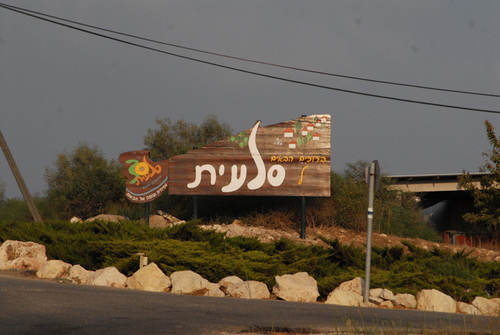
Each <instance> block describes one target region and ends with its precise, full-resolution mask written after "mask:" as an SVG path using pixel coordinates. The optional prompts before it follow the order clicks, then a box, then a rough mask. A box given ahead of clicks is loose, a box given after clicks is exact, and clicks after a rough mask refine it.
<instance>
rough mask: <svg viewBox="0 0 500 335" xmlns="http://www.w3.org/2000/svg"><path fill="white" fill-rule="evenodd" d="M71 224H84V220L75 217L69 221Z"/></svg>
mask: <svg viewBox="0 0 500 335" xmlns="http://www.w3.org/2000/svg"><path fill="white" fill-rule="evenodd" d="M69 222H71V223H82V222H83V220H82V219H80V218H78V217H76V216H73V217H72V218H71V219H70V220H69Z"/></svg>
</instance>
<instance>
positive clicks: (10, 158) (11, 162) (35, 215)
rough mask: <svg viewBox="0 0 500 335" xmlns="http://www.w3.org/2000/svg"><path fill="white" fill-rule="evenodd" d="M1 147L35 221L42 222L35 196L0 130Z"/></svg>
mask: <svg viewBox="0 0 500 335" xmlns="http://www.w3.org/2000/svg"><path fill="white" fill-rule="evenodd" d="M0 147H2V150H3V153H4V155H5V158H6V159H7V163H9V166H10V169H11V170H12V173H13V174H14V178H15V179H16V182H17V185H18V186H19V189H20V190H21V193H22V195H23V197H24V201H26V204H27V205H28V208H29V210H30V212H31V216H33V220H34V221H35V222H42V217H41V216H40V213H39V212H38V209H37V208H36V205H35V202H34V201H33V198H32V197H31V194H30V192H29V190H28V187H27V186H26V184H25V183H24V179H23V176H22V175H21V171H19V168H18V167H17V164H16V162H15V161H14V157H13V156H12V153H11V152H10V149H9V147H8V145H7V141H6V140H5V138H4V137H3V134H2V131H0Z"/></svg>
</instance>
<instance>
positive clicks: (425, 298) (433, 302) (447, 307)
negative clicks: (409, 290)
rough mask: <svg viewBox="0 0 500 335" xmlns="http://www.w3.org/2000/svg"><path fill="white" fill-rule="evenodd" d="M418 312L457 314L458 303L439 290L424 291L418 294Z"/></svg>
mask: <svg viewBox="0 0 500 335" xmlns="http://www.w3.org/2000/svg"><path fill="white" fill-rule="evenodd" d="M417 310H419V311H431V312H445V313H456V312H457V303H456V302H455V300H453V298H452V297H450V296H449V295H446V294H444V293H442V292H440V291H438V290H435V289H432V290H422V291H420V292H419V293H418V294H417Z"/></svg>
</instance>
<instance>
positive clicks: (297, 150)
mask: <svg viewBox="0 0 500 335" xmlns="http://www.w3.org/2000/svg"><path fill="white" fill-rule="evenodd" d="M330 132H331V117H330V115H310V116H303V117H300V118H297V119H294V120H291V121H286V122H281V123H277V124H273V125H270V126H266V127H261V126H260V121H258V122H257V123H256V124H255V125H254V126H253V128H251V129H247V130H244V131H241V132H240V133H238V134H236V135H234V136H231V137H230V138H229V139H227V140H223V141H218V142H215V143H212V144H209V145H207V146H205V147H203V148H200V149H196V150H192V151H190V152H188V153H187V154H184V155H179V156H175V157H172V158H170V159H169V174H168V180H169V182H168V184H169V186H168V187H169V194H190V195H272V196H330Z"/></svg>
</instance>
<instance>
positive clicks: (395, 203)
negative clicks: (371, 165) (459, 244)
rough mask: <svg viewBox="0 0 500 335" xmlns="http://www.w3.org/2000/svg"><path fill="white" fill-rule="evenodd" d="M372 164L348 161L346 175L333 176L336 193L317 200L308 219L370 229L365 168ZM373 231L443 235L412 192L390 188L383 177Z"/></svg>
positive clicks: (429, 236)
mask: <svg viewBox="0 0 500 335" xmlns="http://www.w3.org/2000/svg"><path fill="white" fill-rule="evenodd" d="M366 166H368V163H366V162H363V161H359V162H356V163H348V164H347V168H346V170H345V171H344V173H343V175H340V174H337V173H335V172H333V173H332V175H331V192H332V196H331V197H330V198H326V199H317V200H316V201H315V204H314V205H313V207H314V209H313V210H312V211H311V214H310V216H309V217H308V221H314V223H315V225H327V226H328V225H337V226H340V227H343V228H347V229H352V230H357V231H361V230H365V229H366V210H367V205H368V186H367V185H366V183H365V180H364V168H365V167H366ZM373 230H374V231H375V232H378V233H385V234H393V235H398V236H404V237H412V238H417V237H418V238H424V239H426V240H431V241H439V240H440V239H441V237H440V236H439V234H438V233H437V232H436V230H435V229H434V227H432V226H431V225H430V224H429V223H428V222H426V221H425V220H424V218H423V216H422V214H421V208H420V207H419V205H418V203H417V202H416V201H414V197H413V195H412V194H410V193H404V192H401V191H397V190H394V189H391V188H390V180H389V178H387V177H385V176H382V178H381V183H380V188H379V190H378V191H377V193H376V195H375V203H374V219H373Z"/></svg>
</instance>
